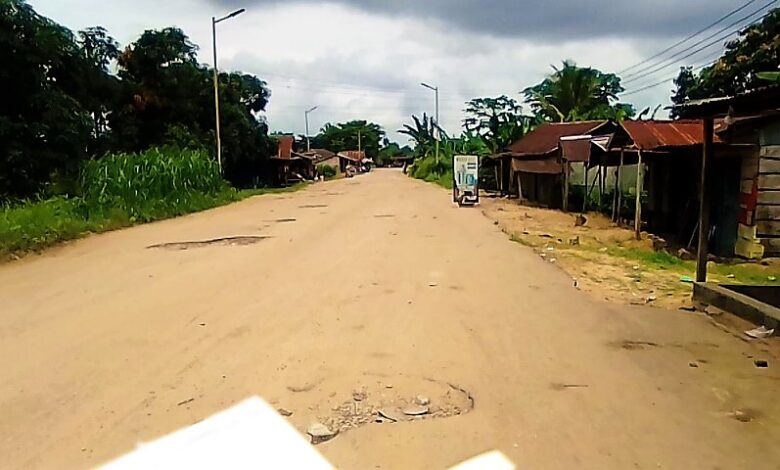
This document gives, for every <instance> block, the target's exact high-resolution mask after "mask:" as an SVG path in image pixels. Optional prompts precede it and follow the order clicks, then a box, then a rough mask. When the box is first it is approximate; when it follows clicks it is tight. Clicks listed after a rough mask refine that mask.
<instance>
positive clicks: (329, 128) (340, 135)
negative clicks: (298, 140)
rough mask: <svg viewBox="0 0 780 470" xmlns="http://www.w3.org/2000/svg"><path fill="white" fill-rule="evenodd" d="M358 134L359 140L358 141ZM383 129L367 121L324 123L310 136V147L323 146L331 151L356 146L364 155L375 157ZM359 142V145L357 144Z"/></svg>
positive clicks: (339, 150)
mask: <svg viewBox="0 0 780 470" xmlns="http://www.w3.org/2000/svg"><path fill="white" fill-rule="evenodd" d="M358 135H359V136H360V137H359V139H360V142H358ZM384 137H385V131H384V130H383V129H382V126H380V125H379V124H376V123H373V122H368V121H361V120H355V121H349V122H344V123H340V124H332V123H327V124H325V125H324V126H323V127H322V129H320V132H319V134H317V135H316V136H314V137H312V138H311V146H312V148H325V149H328V150H330V151H332V152H337V153H338V152H343V151H345V150H357V149H358V146H359V147H360V149H361V150H363V151H365V152H366V156H367V157H369V158H372V159H375V160H376V158H377V157H378V155H379V146H380V142H381V141H382V139H384ZM358 144H359V145H358Z"/></svg>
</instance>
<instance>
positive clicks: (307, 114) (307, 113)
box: [303, 106, 317, 152]
mask: <svg viewBox="0 0 780 470" xmlns="http://www.w3.org/2000/svg"><path fill="white" fill-rule="evenodd" d="M316 109H317V106H313V107H312V108H310V109H307V110H306V111H304V113H303V116H304V118H305V119H306V151H307V152H309V151H311V142H310V141H309V113H310V112H312V111H314V110H316Z"/></svg>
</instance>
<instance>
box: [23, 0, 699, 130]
mask: <svg viewBox="0 0 780 470" xmlns="http://www.w3.org/2000/svg"><path fill="white" fill-rule="evenodd" d="M66 3H67V5H66ZM32 4H33V6H34V7H35V8H36V9H37V10H38V11H39V12H40V13H41V14H44V15H46V16H49V17H51V18H52V19H54V20H55V21H57V22H59V23H62V24H64V25H66V26H68V27H70V28H71V29H80V28H84V27H86V26H92V25H96V24H100V25H103V26H105V27H106V28H107V29H108V30H109V32H110V33H111V34H112V35H114V36H115V37H116V38H117V39H118V40H119V41H120V42H121V43H122V44H127V43H129V42H131V41H133V40H134V39H135V38H136V37H137V36H138V35H139V34H140V33H141V32H142V31H143V30H145V29H151V28H162V27H166V26H171V25H175V26H178V27H181V28H182V29H184V31H185V32H186V33H187V34H188V35H189V36H190V37H191V39H192V40H193V42H195V43H197V44H198V45H200V47H201V49H200V55H199V58H200V60H201V61H202V62H207V63H210V62H211V52H212V49H211V28H210V18H211V16H212V15H217V16H219V15H220V14H224V13H227V12H228V11H229V8H228V9H227V10H226V11H215V10H216V7H215V6H214V5H213V4H211V3H208V2H206V1H205V0H189V1H187V0H168V1H164V2H163V1H159V0H155V1H152V0H136V1H131V0H115V1H111V2H106V1H100V0H69V1H68V2H63V1H62V0H37V1H32ZM518 27H522V25H519V26H518ZM218 28H219V30H218V40H219V43H218V50H219V55H220V68H221V69H233V70H242V71H244V72H247V73H252V74H255V75H257V76H259V77H261V78H262V79H264V80H266V81H268V83H269V84H270V87H271V90H272V93H273V95H272V98H271V102H270V104H269V108H268V113H267V114H268V119H269V123H270V125H271V129H272V130H283V131H291V132H295V133H303V132H304V117H303V112H304V109H307V108H309V107H311V106H314V105H318V106H319V107H320V109H318V110H317V111H316V112H315V113H313V114H311V115H310V129H311V130H312V132H313V131H315V130H316V129H318V128H319V127H321V126H322V125H323V124H324V123H325V122H341V121H345V120H349V119H367V120H371V121H374V122H378V123H379V124H381V125H382V126H383V127H384V128H385V129H386V130H387V131H388V134H389V136H390V137H391V138H393V139H397V140H399V141H401V142H405V138H404V136H401V135H398V134H396V133H395V131H396V130H397V129H399V128H400V127H401V125H402V124H403V123H405V122H409V121H410V114H412V113H414V114H418V115H419V114H421V113H422V112H427V113H429V114H431V113H432V112H433V92H431V91H430V90H427V89H424V88H422V87H421V86H420V85H419V83H420V82H421V81H425V82H428V83H431V84H435V85H438V86H439V88H440V89H441V104H440V107H441V121H442V124H443V126H444V127H445V128H446V129H447V130H448V131H449V132H450V133H457V132H459V130H460V125H461V121H462V119H463V115H462V111H461V110H462V109H463V107H464V102H465V101H466V100H468V99H469V98H473V97H477V96H488V95H492V96H496V95H499V94H506V95H508V96H510V97H515V98H518V99H519V98H520V95H519V91H520V90H521V89H523V88H525V87H527V86H531V85H533V84H535V83H538V82H539V81H540V80H542V79H543V77H544V75H545V74H547V73H549V72H550V65H551V64H559V63H560V62H561V60H563V59H572V60H574V61H576V62H577V63H578V64H579V65H583V66H593V67H596V68H599V69H601V70H603V71H616V70H620V69H622V68H625V67H627V66H629V65H631V64H633V63H636V62H637V61H639V60H641V59H642V57H643V56H646V55H648V54H649V53H651V52H652V51H655V50H658V49H659V48H662V47H663V46H665V45H666V44H668V43H669V42H673V41H674V38H663V39H655V40H653V41H649V40H647V39H643V40H641V41H640V40H636V41H633V40H631V39H629V38H623V37H614V36H601V37H599V38H593V39H582V38H580V39H577V40H571V41H565V40H563V41H562V40H560V39H558V40H557V41H555V42H549V41H543V40H533V39H529V38H522V37H509V36H501V37H498V36H493V35H491V34H480V33H478V32H475V31H473V30H460V29H457V28H454V27H453V26H452V25H451V24H449V23H445V22H442V21H439V20H436V19H430V18H427V19H416V18H410V17H398V16H382V15H380V14H377V13H370V12H366V11H364V10H358V9H355V8H352V7H349V6H344V5H336V4H328V3H317V4H306V5H304V4H297V3H294V4H292V5H285V4H282V3H277V4H273V5H267V6H263V7H259V6H255V7H254V8H251V7H250V8H248V11H247V12H246V13H245V14H243V15H240V16H238V17H236V18H233V19H231V20H229V21H226V22H225V23H222V24H220V25H219V26H218ZM692 59H695V58H692ZM662 72H663V73H662ZM662 72H658V73H657V74H654V75H652V76H649V77H647V78H643V79H642V80H637V81H636V82H634V83H632V86H631V87H627V88H638V87H640V86H641V85H644V84H646V83H653V82H654V81H658V80H660V79H662V78H665V76H672V75H674V74H675V72H676V67H670V68H668V69H665V70H664V71H662ZM670 89H671V83H670V84H669V86H659V87H656V88H653V89H651V90H648V91H647V92H643V93H639V94H636V95H633V96H631V98H632V99H630V100H628V101H630V102H633V103H634V104H635V105H636V106H637V108H638V109H641V108H643V107H645V106H654V105H656V104H659V103H668V97H669V95H670V92H669V90H670Z"/></svg>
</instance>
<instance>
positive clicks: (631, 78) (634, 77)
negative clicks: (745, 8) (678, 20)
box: [624, 0, 780, 83]
mask: <svg viewBox="0 0 780 470" xmlns="http://www.w3.org/2000/svg"><path fill="white" fill-rule="evenodd" d="M778 1H780V0H772V1H771V2H769V3H767V4H766V5H764V6H762V7H761V8H759V9H758V10H755V11H754V12H752V13H750V14H749V15H747V16H743V17H742V18H740V19H739V20H737V21H735V22H733V23H731V24H729V25H728V26H725V27H723V28H721V29H719V30H718V31H716V32H715V33H713V34H711V35H709V36H707V37H706V38H704V39H702V40H700V41H698V42H696V43H694V44H692V45H691V46H689V47H688V48H686V49H683V50H682V51H679V52H677V53H676V54H674V55H672V56H670V57H668V58H667V59H665V60H663V61H661V62H659V63H657V64H655V65H650V66H648V67H644V68H642V69H640V70H638V71H636V72H634V73H631V74H629V75H628V76H627V77H626V80H625V81H624V83H630V82H632V81H636V80H637V79H638V77H639V76H640V74H642V75H645V76H646V74H648V73H655V72H657V71H659V70H663V69H665V68H667V67H668V66H669V64H674V63H675V62H679V61H680V60H684V59H686V58H688V57H690V56H692V55H694V54H697V53H698V52H701V51H702V50H704V49H706V48H708V47H710V46H712V45H713V44H715V43H717V42H719V41H722V40H723V39H726V38H727V37H729V36H731V35H732V34H734V33H737V32H739V31H740V30H741V29H742V28H745V27H749V26H752V25H754V24H756V23H758V22H759V21H761V20H762V19H764V18H765V17H766V16H767V15H768V14H769V13H768V12H767V13H766V14H765V15H762V16H761V18H758V19H756V20H754V21H752V22H750V23H749V24H747V25H744V24H742V25H741V26H739V27H738V28H737V29H736V30H732V31H730V32H729V33H727V34H725V35H724V36H720V37H718V38H717V39H715V40H713V41H711V42H709V43H707V44H705V45H704V47H701V48H699V49H696V50H695V51H693V52H692V53H689V54H687V55H685V56H683V57H680V55H681V54H685V53H686V52H688V51H689V50H691V49H692V48H694V47H696V46H698V45H700V44H702V43H704V42H706V41H708V40H710V39H712V38H713V37H715V36H716V35H718V34H720V33H722V32H723V31H725V30H727V29H729V28H732V27H733V26H736V25H739V24H741V23H742V22H743V21H745V20H747V19H749V18H751V17H753V16H755V15H756V14H759V13H761V12H762V11H763V10H765V9H766V8H768V7H770V6H772V5H774V4H775V3H777V2H778ZM678 57H679V59H678ZM675 59H677V60H675ZM661 64H666V65H663V66H661V67H660V68H659V67H658V66H660V65H661Z"/></svg>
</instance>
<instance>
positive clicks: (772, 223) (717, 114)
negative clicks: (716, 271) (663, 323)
mask: <svg viewBox="0 0 780 470" xmlns="http://www.w3.org/2000/svg"><path fill="white" fill-rule="evenodd" d="M677 110H678V112H679V113H680V114H681V115H682V116H684V117H687V118H700V119H701V120H702V121H701V122H702V126H703V128H704V141H705V142H704V146H703V151H702V152H701V153H700V155H699V158H700V161H701V163H700V166H699V174H698V175H697V177H698V179H699V181H701V183H700V185H699V191H700V194H699V199H700V201H702V203H701V210H700V211H699V214H698V224H699V226H701V227H712V226H713V224H714V223H717V220H718V219H719V216H720V211H721V207H720V206H719V205H718V203H717V201H718V200H719V198H720V197H721V196H720V193H721V192H722V191H723V188H722V187H719V186H718V185H719V184H720V180H719V176H718V172H717V162H718V160H719V159H720V158H722V156H720V155H719V149H718V148H717V146H716V145H715V144H716V142H717V141H718V140H723V141H725V142H728V143H730V144H733V145H740V146H744V147H746V148H745V150H744V152H743V155H742V158H741V159H740V161H739V165H738V166H735V167H734V171H733V173H732V175H731V177H730V178H729V187H732V186H735V187H736V191H731V190H729V192H730V193H732V192H735V193H736V195H737V197H738V200H739V203H738V206H737V211H738V215H737V223H738V226H737V234H736V235H737V240H736V242H735V252H736V253H737V254H739V255H740V256H743V257H747V258H760V257H762V256H767V255H771V256H777V255H780V86H778V85H773V86H767V87H764V88H759V89H756V90H752V91H749V92H746V93H742V94H739V95H736V96H730V97H720V98H711V99H705V100H695V101H689V102H687V103H684V104H682V105H680V106H678V107H677ZM735 181H736V182H735ZM712 249H717V246H711V239H710V237H709V230H708V231H704V232H700V236H699V242H698V256H697V258H698V267H697V275H696V277H697V281H700V282H703V281H706V277H707V276H706V274H707V273H706V261H707V255H708V253H709V252H710V250H712Z"/></svg>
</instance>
